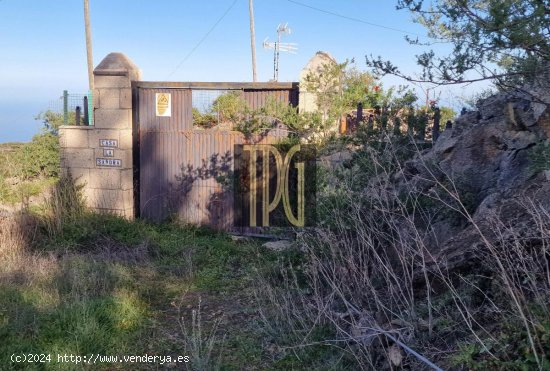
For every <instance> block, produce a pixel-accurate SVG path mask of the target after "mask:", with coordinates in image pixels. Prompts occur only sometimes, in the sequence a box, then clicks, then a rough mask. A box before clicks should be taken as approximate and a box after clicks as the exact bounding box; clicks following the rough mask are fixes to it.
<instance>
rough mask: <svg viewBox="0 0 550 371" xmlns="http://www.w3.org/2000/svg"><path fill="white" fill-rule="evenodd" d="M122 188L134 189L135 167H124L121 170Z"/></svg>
mask: <svg viewBox="0 0 550 371" xmlns="http://www.w3.org/2000/svg"><path fill="white" fill-rule="evenodd" d="M120 188H121V189H122V190H127V189H134V170H133V169H124V170H121V171H120Z"/></svg>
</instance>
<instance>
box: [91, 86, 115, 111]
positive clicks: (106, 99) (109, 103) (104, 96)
mask: <svg viewBox="0 0 550 371" xmlns="http://www.w3.org/2000/svg"><path fill="white" fill-rule="evenodd" d="M96 90H99V96H100V101H99V108H100V109H105V108H106V109H118V108H120V89H96Z"/></svg>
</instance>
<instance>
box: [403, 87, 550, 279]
mask: <svg viewBox="0 0 550 371" xmlns="http://www.w3.org/2000/svg"><path fill="white" fill-rule="evenodd" d="M544 102H550V92H549V91H545V92H543V91H540V90H539V91H537V96H536V97H535V96H534V94H530V93H529V91H525V90H521V91H514V92H506V93H500V94H497V95H494V96H492V97H490V98H487V99H485V100H483V101H481V102H480V103H479V104H478V110H477V111H474V112H467V113H465V114H463V115H462V116H460V117H459V118H458V119H457V121H456V123H455V125H453V127H452V129H447V130H445V131H444V132H443V133H442V134H441V135H440V137H439V139H438V141H437V143H435V145H434V146H433V148H432V149H431V150H428V151H425V152H424V153H422V154H420V155H418V156H417V157H416V158H414V159H413V160H411V161H409V162H407V163H406V164H405V166H404V169H403V171H401V172H400V173H398V174H397V175H396V177H395V180H396V186H397V191H398V193H403V192H409V191H410V190H411V189H413V190H414V191H416V192H420V193H422V194H426V195H430V194H438V193H439V194H440V193H441V189H442V188H444V187H447V189H451V188H452V189H454V188H455V187H456V190H457V193H458V195H459V196H460V198H461V201H462V203H463V204H464V206H465V208H466V210H467V211H468V213H469V215H470V216H471V218H470V217H467V216H465V217H464V220H463V222H462V223H456V220H453V219H452V218H449V217H445V216H443V217H440V218H437V219H436V220H434V221H433V223H431V225H430V226H429V228H430V230H431V231H430V232H429V233H428V235H427V237H426V239H425V243H426V245H428V249H429V251H430V252H433V254H432V256H431V257H430V259H431V260H432V262H433V263H437V264H438V265H442V266H445V267H447V268H451V269H453V268H458V267H461V266H464V265H465V264H468V263H469V262H471V261H472V259H471V258H472V256H475V255H476V252H477V251H479V245H480V244H487V243H489V244H492V243H497V239H498V238H502V236H496V235H495V232H494V221H495V220H499V222H500V223H502V225H504V226H514V231H515V232H514V233H520V234H522V233H523V234H525V236H527V235H528V234H529V231H530V230H531V229H532V228H533V223H535V222H536V221H535V220H533V218H532V215H530V214H531V210H529V206H526V205H522V203H524V200H525V199H529V200H531V201H532V202H533V204H535V205H539V206H541V207H542V208H543V209H544V210H547V211H550V182H549V179H548V171H544V169H541V168H536V167H534V166H533V153H535V151H534V148H535V147H536V146H543V145H545V143H548V141H549V138H550V106H549V105H548V104H547V103H544ZM539 148H540V147H539ZM547 168H549V169H550V164H549V165H548V167H547ZM526 238H527V237H526Z"/></svg>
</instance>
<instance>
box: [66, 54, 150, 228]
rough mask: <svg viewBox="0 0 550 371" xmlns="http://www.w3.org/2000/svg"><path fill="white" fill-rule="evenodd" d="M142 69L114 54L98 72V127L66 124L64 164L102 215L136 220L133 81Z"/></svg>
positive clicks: (94, 107)
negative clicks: (133, 153)
mask: <svg viewBox="0 0 550 371" xmlns="http://www.w3.org/2000/svg"><path fill="white" fill-rule="evenodd" d="M138 80H140V71H139V69H138V68H137V66H136V65H135V64H134V63H133V62H132V61H131V60H130V59H129V58H128V57H126V56H125V55H124V54H122V53H111V54H109V55H108V56H107V57H105V59H103V61H101V63H100V64H99V65H98V66H97V67H96V68H95V70H94V85H95V89H94V92H93V109H94V126H62V127H61V128H60V130H59V137H60V147H61V166H62V170H63V171H64V172H70V173H71V175H72V176H73V178H74V179H75V180H76V182H77V184H81V185H82V186H83V193H84V196H85V199H86V204H87V206H88V207H90V208H91V209H93V210H95V211H97V212H104V213H114V214H118V215H121V216H124V217H126V218H128V219H133V218H134V217H135V210H134V181H133V178H134V171H133V160H132V150H133V136H132V133H133V132H132V88H131V86H132V81H138Z"/></svg>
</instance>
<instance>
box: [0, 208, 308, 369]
mask: <svg viewBox="0 0 550 371" xmlns="http://www.w3.org/2000/svg"><path fill="white" fill-rule="evenodd" d="M2 224H3V225H2V228H1V230H2V232H1V233H0V255H1V258H2V261H3V262H4V264H2V265H1V266H0V365H1V366H0V369H2V370H4V369H25V370H27V369H37V370H41V369H44V370H54V369H55V370H57V369H67V370H69V369H75V370H77V369H82V367H83V366H82V365H75V364H71V363H57V358H56V357H57V354H74V355H82V356H84V355H90V354H101V355H143V354H149V355H172V356H174V355H188V356H190V357H191V362H190V363H189V364H188V365H187V366H189V368H190V369H215V368H217V366H219V368H220V369H225V370H241V369H263V368H272V369H277V368H279V369H285V368H286V366H285V365H288V364H289V362H291V364H292V366H293V367H294V368H300V365H301V361H299V360H292V361H289V357H286V356H280V352H275V351H274V352H273V354H271V353H270V351H269V349H270V338H269V336H266V333H265V332H264V331H263V330H262V325H261V323H260V318H259V315H258V310H257V307H256V306H255V304H254V303H255V301H254V298H253V291H254V285H255V275H256V272H257V271H258V270H260V271H262V270H263V271H269V270H270V269H273V267H274V266H275V265H276V264H277V261H279V260H280V259H283V258H284V256H285V255H289V254H292V253H274V252H269V251H265V250H262V248H261V246H260V244H259V242H257V241H244V242H243V241H233V240H232V239H231V238H230V236H228V235H226V234H221V233H218V232H215V231H212V230H207V229H199V228H194V227H185V226H179V225H177V224H175V223H172V224H163V225H151V224H146V223H143V222H128V221H125V220H122V219H120V218H117V217H114V216H98V215H93V214H86V215H84V216H82V217H81V218H78V219H77V220H74V221H72V222H70V223H65V224H64V226H63V229H62V231H61V233H58V234H57V235H56V236H54V237H48V236H47V234H46V233H45V232H44V231H43V230H42V227H41V224H40V221H37V217H36V216H28V215H27V216H24V217H19V219H18V220H11V219H3V221H2ZM29 232H31V233H29ZM29 236H30V237H29ZM193 319H195V321H194V320H193ZM198 319H200V321H198ZM23 353H35V354H44V353H46V354H51V355H52V357H53V359H52V361H51V362H50V363H42V364H36V363H34V364H32V363H31V364H29V363H27V364H16V363H12V362H10V356H11V355H12V354H23ZM275 353H276V354H275ZM290 358H292V356H291V357H290ZM170 366H171V367H169V368H176V369H183V367H182V365H170ZM86 367H88V366H86ZM158 367H159V364H111V363H106V364H102V365H94V366H90V368H92V369H158ZM162 367H167V365H164V366H162ZM162 367H161V368H162ZM301 367H303V368H307V367H306V365H301Z"/></svg>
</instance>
